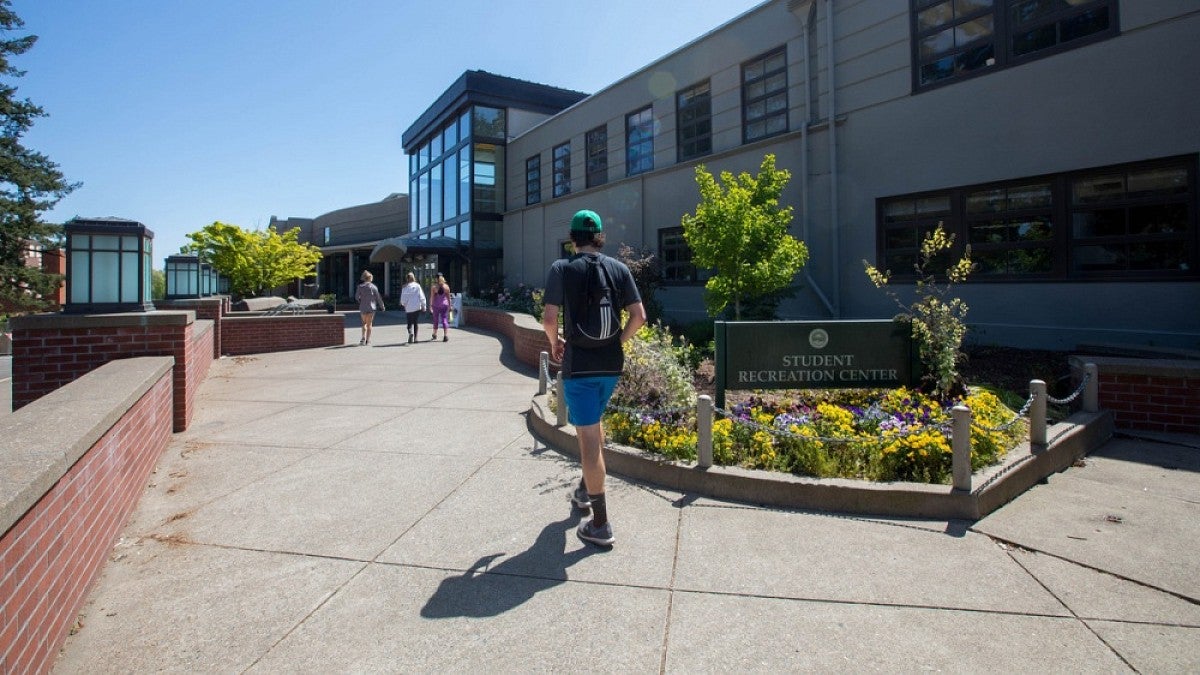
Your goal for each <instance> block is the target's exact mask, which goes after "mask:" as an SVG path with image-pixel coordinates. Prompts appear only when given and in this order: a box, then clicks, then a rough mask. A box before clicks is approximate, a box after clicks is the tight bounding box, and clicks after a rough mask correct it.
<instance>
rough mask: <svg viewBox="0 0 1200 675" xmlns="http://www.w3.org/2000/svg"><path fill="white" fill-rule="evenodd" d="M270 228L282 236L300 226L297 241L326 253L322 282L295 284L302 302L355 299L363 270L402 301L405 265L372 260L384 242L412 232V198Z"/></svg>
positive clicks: (280, 221) (274, 222) (394, 197)
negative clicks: (330, 295)
mask: <svg viewBox="0 0 1200 675" xmlns="http://www.w3.org/2000/svg"><path fill="white" fill-rule="evenodd" d="M270 225H271V226H272V227H274V228H275V229H276V231H278V232H286V231H288V230H291V229H296V228H299V230H300V234H299V236H298V237H297V239H298V240H299V241H300V242H301V243H307V244H312V245H314V246H316V247H318V248H320V249H321V254H322V258H321V262H320V263H318V265H317V276H316V279H315V280H314V279H309V280H304V281H300V282H297V283H296V284H293V286H292V287H291V288H289V289H288V292H289V293H290V294H292V295H295V296H296V297H298V298H316V297H319V296H320V295H321V294H322V293H333V294H335V295H337V296H338V297H339V298H343V299H344V298H352V297H353V296H354V289H355V287H356V286H358V278H359V276H360V275H361V274H362V272H363V270H367V271H370V272H371V274H372V275H374V276H375V284H376V285H377V286H379V290H380V292H382V293H383V294H384V295H385V296H389V297H399V295H400V287H401V286H403V285H404V282H403V276H404V275H403V274H401V273H400V270H401V269H402V267H403V264H404V263H403V262H402V261H399V260H397V261H386V262H372V260H371V254H372V252H373V251H374V250H375V249H376V247H378V246H379V245H380V244H381V243H383V242H385V241H387V240H388V239H390V238H393V237H402V236H404V235H406V234H408V232H409V225H408V195H406V194H401V193H396V194H391V195H388V196H387V197H385V198H383V199H382V200H380V201H378V202H372V203H370V204H359V205H357V206H350V207H346V208H343V209H337V210H336V211H330V212H329V213H326V214H324V215H320V216H317V217H316V218H276V217H275V216H271V222H270Z"/></svg>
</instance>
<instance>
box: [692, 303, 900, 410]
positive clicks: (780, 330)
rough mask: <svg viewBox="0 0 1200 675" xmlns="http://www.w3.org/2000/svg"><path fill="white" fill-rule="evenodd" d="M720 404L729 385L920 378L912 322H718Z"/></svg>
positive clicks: (850, 385) (842, 385) (885, 383)
mask: <svg viewBox="0 0 1200 675" xmlns="http://www.w3.org/2000/svg"><path fill="white" fill-rule="evenodd" d="M715 332H716V342H717V344H716V370H717V373H716V385H717V400H716V404H717V407H719V408H723V407H724V406H725V390H726V389H859V388H863V389H865V388H877V387H878V388H890V387H901V386H908V385H912V384H914V383H915V381H916V379H917V377H918V373H917V369H916V368H915V366H914V363H915V358H914V354H913V343H912V334H911V332H910V330H909V327H908V326H906V325H904V324H902V323H897V322H895V321H892V320H890V319H888V320H882V321H874V320H872V321H735V322H725V321H718V322H716V324H715Z"/></svg>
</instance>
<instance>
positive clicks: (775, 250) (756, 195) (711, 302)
mask: <svg viewBox="0 0 1200 675" xmlns="http://www.w3.org/2000/svg"><path fill="white" fill-rule="evenodd" d="M791 177H792V175H791V173H790V172H789V171H787V170H786V169H776V168H775V155H770V154H768V155H766V156H764V157H763V161H762V165H761V166H760V167H759V170H758V175H757V176H751V175H750V174H748V173H745V172H742V173H741V174H739V175H738V176H736V177H735V176H734V175H733V174H731V173H730V172H728V171H722V172H721V179H720V182H718V181H717V179H715V178H714V177H713V175H712V174H711V173H709V172H708V170H707V169H706V168H705V167H704V165H700V166H697V167H696V185H697V186H698V187H699V188H700V204H699V205H697V206H696V212H695V213H694V214H691V213H689V214H687V215H685V216H683V238H684V240H685V241H687V244H688V247H689V248H691V250H692V262H693V263H695V264H696V266H698V267H708V268H712V269H713V270H714V274H713V276H711V277H709V279H708V281H707V282H706V283H705V285H704V290H705V293H704V304H705V307H706V308H707V309H708V314H709V316H712V317H716V316H718V315H719V314H720V313H721V312H722V311H724V310H725V309H726V308H727V307H732V309H733V318H734V320H741V318H742V306H743V303H745V302H747V301H750V300H755V299H758V298H762V297H765V296H770V295H773V294H776V293H778V292H779V291H781V290H783V289H784V288H786V287H787V286H788V285H789V284H791V282H792V279H793V278H795V276H796V273H797V272H798V271H800V268H801V267H803V266H804V263H806V262H808V248H807V247H806V246H805V245H804V242H802V241H800V240H799V239H796V238H795V237H793V236H792V235H791V234H789V233H788V223H790V222H791V221H792V207H790V206H786V207H780V206H779V195H780V194H781V193H782V192H783V188H784V186H786V185H787V182H788V181H789V180H791Z"/></svg>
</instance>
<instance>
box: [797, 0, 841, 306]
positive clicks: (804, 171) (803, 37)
mask: <svg viewBox="0 0 1200 675" xmlns="http://www.w3.org/2000/svg"><path fill="white" fill-rule="evenodd" d="M809 16H810V15H809V13H808V12H807V11H804V12H803V13H802V14H801V15H800V56H801V62H800V64H801V67H802V68H803V72H804V80H805V84H806V85H808V86H809V87H811V86H812V83H810V82H808V79H809V77H810V69H809V64H808V49H809V45H808V21H809ZM813 17H814V18H815V13H814V15H813ZM808 101H809V98H808V97H805V106H804V109H805V116H806V119H805V120H804V122H803V127H804V132H803V133H802V134H801V135H800V237H801V239H803V240H804V242H805V244H811V241H810V239H809V231H808V220H809V217H808V210H809V209H808V202H809V195H808V181H809V177H808V134H809V129H810V127H811V125H810V124H809V119H810V118H811V117H812V111H811V110H809V109H808ZM811 259H812V250H811V248H810V249H809V260H811ZM834 270H835V273H836V270H837V265H836V264H835V265H834ZM804 281H805V282H807V283H808V286H809V288H811V289H812V291H813V293H815V294H816V296H817V299H819V300H820V301H821V304H822V305H824V306H825V310H826V311H827V312H829V315H830V316H836V312H835V311H834V309H833V305H832V304H830V302H829V298H827V297H825V293H824V291H822V290H821V287H820V286H819V285H817V281H816V280H815V279H813V276H812V269H811V267H810V266H809V265H805V266H804Z"/></svg>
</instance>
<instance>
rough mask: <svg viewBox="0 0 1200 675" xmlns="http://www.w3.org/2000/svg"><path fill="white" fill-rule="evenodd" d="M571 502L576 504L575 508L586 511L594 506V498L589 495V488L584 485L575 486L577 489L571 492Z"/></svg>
mask: <svg viewBox="0 0 1200 675" xmlns="http://www.w3.org/2000/svg"><path fill="white" fill-rule="evenodd" d="M571 503H572V504H574V505H575V508H577V509H583V510H584V511H587V510H588V509H590V508H592V498H591V497H589V496H588V493H587V490H585V489H584V487H583V486H582V485H580V486H579V487H577V488H575V491H574V492H572V493H571Z"/></svg>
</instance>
